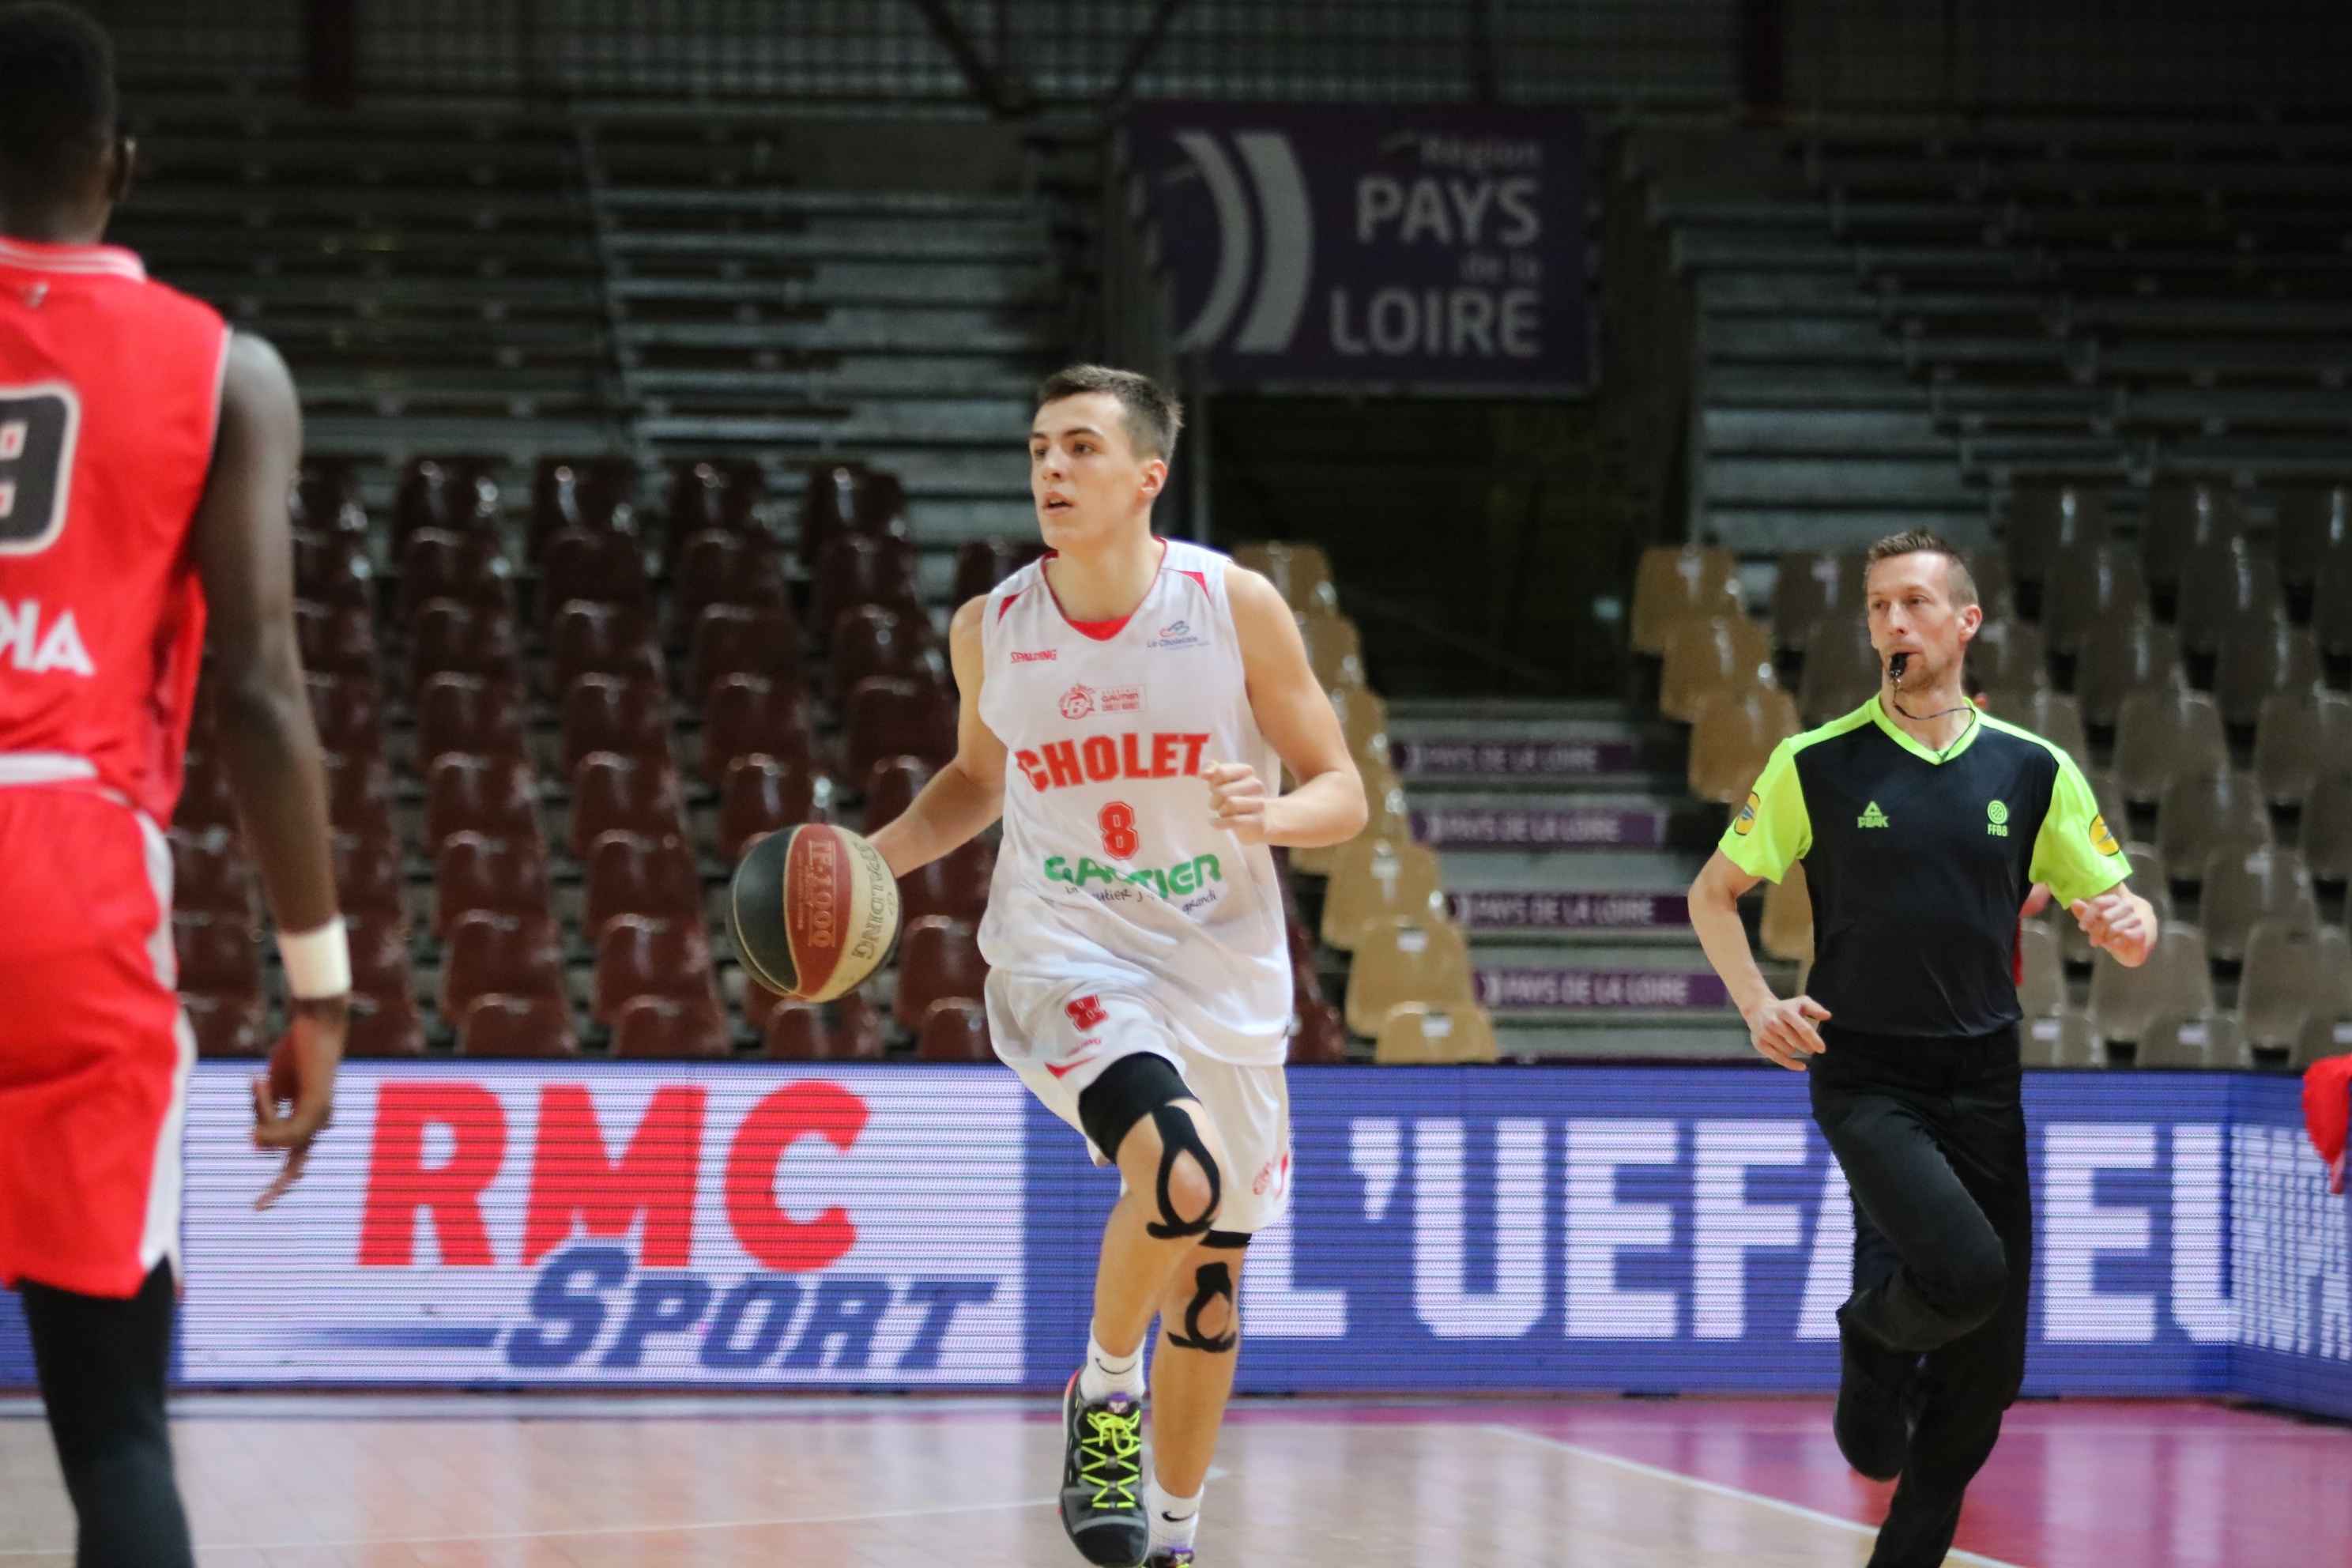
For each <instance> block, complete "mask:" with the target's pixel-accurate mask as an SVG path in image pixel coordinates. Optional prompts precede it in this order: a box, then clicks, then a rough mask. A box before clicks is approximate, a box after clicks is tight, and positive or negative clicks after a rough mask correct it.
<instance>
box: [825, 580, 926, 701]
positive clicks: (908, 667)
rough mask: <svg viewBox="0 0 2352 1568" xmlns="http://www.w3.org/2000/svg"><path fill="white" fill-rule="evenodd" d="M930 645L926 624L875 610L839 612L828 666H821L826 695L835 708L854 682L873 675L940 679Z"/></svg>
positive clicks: (869, 607) (915, 618)
mask: <svg viewBox="0 0 2352 1568" xmlns="http://www.w3.org/2000/svg"><path fill="white" fill-rule="evenodd" d="M932 641H933V639H932V637H931V624H930V622H929V620H927V619H925V618H923V617H922V616H908V615H904V614H902V613H900V612H899V611H897V610H886V609H884V608H883V607H882V606H881V605H857V606H856V607H855V608H852V609H847V610H844V611H843V612H842V613H841V619H840V620H839V621H838V622H837V623H836V624H835V626H834V635H833V655H832V660H831V662H830V663H829V664H827V665H826V666H825V672H824V674H825V690H826V694H827V695H828V696H830V697H831V698H832V699H833V701H834V706H835V707H836V708H838V707H841V706H843V705H844V704H845V703H846V702H847V701H848V700H849V694H850V693H851V692H853V691H855V690H856V689H857V683H858V682H859V681H861V680H866V679H872V678H873V677H875V676H877V675H880V676H896V675H903V676H909V677H914V678H917V679H933V680H940V679H946V671H945V668H944V667H943V666H942V665H941V663H940V657H939V653H938V650H937V649H936V648H935V647H933V646H932Z"/></svg>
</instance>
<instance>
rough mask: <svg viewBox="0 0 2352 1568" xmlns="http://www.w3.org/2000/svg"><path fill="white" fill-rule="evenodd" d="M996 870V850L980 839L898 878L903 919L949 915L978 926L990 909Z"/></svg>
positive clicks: (899, 902)
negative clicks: (989, 894)
mask: <svg viewBox="0 0 2352 1568" xmlns="http://www.w3.org/2000/svg"><path fill="white" fill-rule="evenodd" d="M995 871H996V853H995V851H993V850H992V849H991V848H989V847H988V846H987V845H986V844H983V843H982V842H981V841H980V840H979V839H977V838H972V839H967V840H966V841H965V842H963V843H962V844H960V845H958V846H957V847H955V848H953V849H950V850H949V851H948V852H947V853H946V854H945V855H942V856H940V858H938V859H936V860H934V861H932V862H930V863H929V865H926V866H919V867H918V868H915V869H914V870H912V871H909V872H908V873H907V874H906V875H905V876H903V877H901V878H899V879H898V909H899V913H900V918H901V919H904V920H919V919H921V918H922V917H923V916H925V915H946V916H948V917H949V918H950V919H952V920H959V921H972V922H974V923H975V924H977V923H978V921H979V920H980V917H981V915H982V912H983V911H985V910H987V908H988V884H989V879H990V878H991V877H992V876H993V875H994V874H995Z"/></svg>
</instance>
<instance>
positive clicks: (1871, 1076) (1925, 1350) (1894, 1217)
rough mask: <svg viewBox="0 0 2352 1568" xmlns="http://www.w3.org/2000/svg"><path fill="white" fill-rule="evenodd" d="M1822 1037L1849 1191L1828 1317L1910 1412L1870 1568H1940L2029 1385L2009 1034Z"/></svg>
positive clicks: (2024, 1215)
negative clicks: (1848, 1268) (1839, 1296)
mask: <svg viewBox="0 0 2352 1568" xmlns="http://www.w3.org/2000/svg"><path fill="white" fill-rule="evenodd" d="M1822 1040H1823V1042H1824V1043H1825V1044H1826V1045H1827V1047H1829V1048H1828V1049H1827V1050H1826V1051H1824V1052H1823V1053H1822V1055H1820V1056H1818V1057H1815V1058H1813V1060H1812V1063H1811V1091H1812V1101H1813V1120H1814V1121H1816V1122H1817V1123H1819V1124H1820V1126H1821V1130H1822V1133H1823V1135H1825V1136H1826V1137H1827V1138H1828V1140H1829V1144H1830V1148H1831V1150H1832V1152H1834V1153H1835V1154H1836V1155H1837V1160H1838V1163H1839V1164H1840V1165H1841V1166H1843V1168H1844V1170H1845V1177H1846V1182H1847V1184H1849V1185H1850V1186H1851V1187H1852V1188H1853V1207H1854V1247H1853V1285H1854V1293H1853V1298H1852V1299H1851V1300H1849V1301H1848V1302H1847V1303H1846V1305H1845V1308H1844V1310H1843V1311H1842V1312H1841V1313H1840V1314H1839V1316H1840V1318H1841V1320H1842V1321H1843V1323H1844V1324H1845V1326H1846V1328H1847V1329H1848V1331H1850V1333H1852V1334H1853V1335H1854V1336H1855V1337H1857V1338H1858V1339H1859V1340H1860V1341H1861V1342H1863V1343H1864V1353H1865V1355H1867V1356H1868V1357H1869V1358H1870V1359H1871V1360H1872V1361H1873V1362H1874V1365H1875V1370H1876V1371H1877V1372H1878V1373H1879V1374H1880V1375H1881V1376H1882V1377H1883V1378H1884V1379H1885V1381H1887V1382H1890V1383H1894V1382H1901V1381H1904V1380H1905V1378H1906V1374H1908V1377H1909V1384H1910V1387H1911V1388H1912V1390H1913V1391H1914V1394H1913V1399H1912V1401H1911V1402H1910V1408H1911V1409H1912V1410H1913V1411H1914V1412H1915V1413H1916V1426H1914V1428H1913V1430H1912V1434H1911V1446H1910V1450H1909V1453H1908V1456H1907V1457H1906V1461H1905V1464H1904V1467H1903V1478H1902V1480H1901V1481H1900V1483H1899V1484H1898V1485H1897V1486H1896V1488H1895V1500H1894V1502H1893V1504H1892V1505H1891V1506H1890V1508H1889V1509H1888V1510H1887V1515H1886V1522H1885V1525H1884V1526H1882V1527H1881V1528H1880V1531H1879V1534H1878V1547H1877V1550H1876V1551H1875V1552H1873V1553H1872V1554H1871V1559H1870V1568H1935V1564H1937V1563H1941V1562H1943V1561H1944V1554H1945V1552H1948V1550H1949V1549H1950V1547H1951V1544H1952V1532H1953V1531H1954V1530H1956V1529H1957V1528H1958V1524H1959V1517H1960V1498H1961V1494H1962V1493H1963V1492H1965V1491H1966V1490H1967V1489H1968V1484H1969V1480H1970V1479H1972V1478H1974V1476H1975V1475H1976V1473H1977V1471H1978V1470H1979V1469H1980V1468H1983V1466H1984V1462H1985V1460H1986V1459H1987V1458H1990V1456H1991V1454H1992V1447H1993V1443H1994V1440H1995V1439H1997V1438H1998V1437H1999V1436H2000V1421H2001V1415H2002V1413H2003V1412H2004V1411H2006V1410H2007V1409H2008V1408H2009V1406H2010V1404H2011V1401H2013V1400H2014V1399H2015V1398H2016V1397H2017V1391H2018V1386H2019V1384H2021V1382H2022V1381H2023V1379H2024V1376H2025V1327H2026V1292H2027V1288H2028V1285H2029V1283H2030V1282H2031V1280H2032V1271H2033V1204H2032V1194H2031V1193H2030V1192H2029V1191H2028V1189H2027V1184H2026V1163H2025V1110H2024V1106H2023V1103H2022V1101H2021V1095H2020V1089H2021V1083H2022V1075H2021V1071H2020V1068H2019V1066H2018V1045H2017V1030H2016V1027H2015V1026H2010V1027H2008V1028H2005V1029H2002V1030H2000V1031H1998V1032H1996V1033H1994V1034H1991V1035H1987V1036H1983V1037H1979V1038H1975V1039H1950V1040H1916V1039H1892V1038H1887V1037H1877V1036H1871V1035H1864V1034H1857V1033H1855V1032H1853V1031H1852V1030H1846V1029H1838V1028H1836V1027H1835V1026H1828V1027H1824V1028H1823V1029H1822ZM1915 1368H1916V1371H1915V1370H1914V1369H1915Z"/></svg>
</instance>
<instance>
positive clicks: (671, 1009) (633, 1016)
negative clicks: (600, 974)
mask: <svg viewBox="0 0 2352 1568" xmlns="http://www.w3.org/2000/svg"><path fill="white" fill-rule="evenodd" d="M612 1026H613V1056H614V1059H615V1060H618V1061H697V1060H708V1059H709V1058H715V1057H724V1056H730V1055H731V1054H733V1052H734V1049H735V1038H734V1036H733V1034H732V1033H731V1032H730V1030H729V1028H728V1025H727V1012H726V1009H725V1008H723V1007H721V1006H719V1002H718V999H717V998H716V997H712V996H669V995H653V994H640V995H635V996H632V997H630V998H629V999H628V1000H627V1001H625V1002H623V1003H622V1004H621V1005H619V1006H618V1007H616V1008H615V1009H614V1013H613V1017H612Z"/></svg>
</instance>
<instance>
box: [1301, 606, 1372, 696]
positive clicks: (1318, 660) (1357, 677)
mask: <svg viewBox="0 0 2352 1568" xmlns="http://www.w3.org/2000/svg"><path fill="white" fill-rule="evenodd" d="M1297 621H1298V635H1299V636H1300V637H1302V638H1304V639H1305V641H1306V643H1307V664H1308V666H1309V667H1310V668H1313V669H1314V671H1315V679H1316V683H1317V684H1318V685H1319V686H1321V687H1323V688H1324V689H1326V690H1328V689H1330V688H1332V687H1335V686H1365V685H1369V684H1370V682H1369V681H1368V680H1367V679H1366V678H1365V675H1364V644H1363V638H1362V637H1361V636H1360V634H1359V633H1358V632H1357V630H1356V623H1355V622H1353V621H1351V620H1349V618H1348V617H1347V616H1343V615H1340V614H1339V612H1337V611H1336V610H1316V611H1303V610H1302V611H1299V612H1297Z"/></svg>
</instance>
